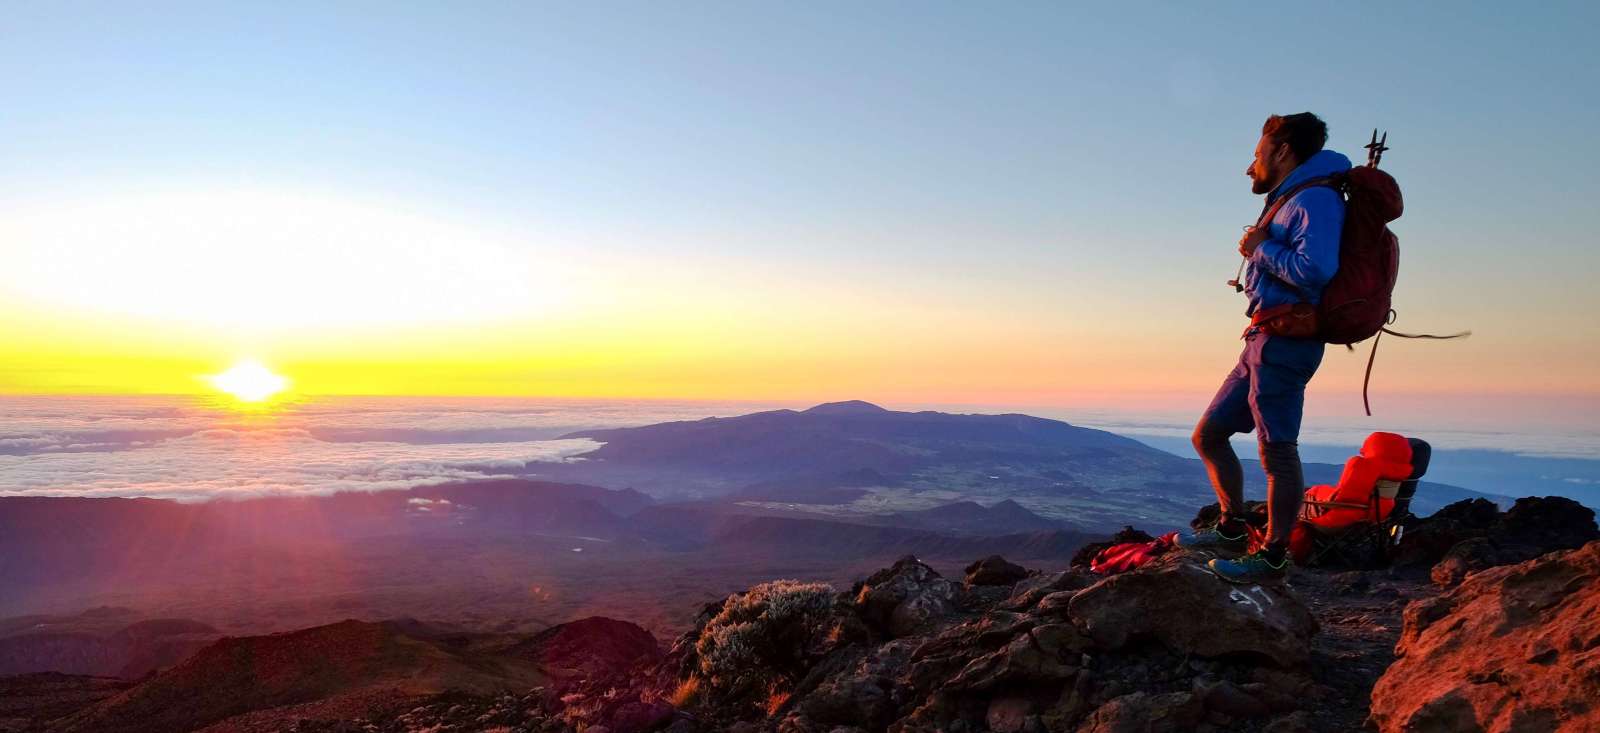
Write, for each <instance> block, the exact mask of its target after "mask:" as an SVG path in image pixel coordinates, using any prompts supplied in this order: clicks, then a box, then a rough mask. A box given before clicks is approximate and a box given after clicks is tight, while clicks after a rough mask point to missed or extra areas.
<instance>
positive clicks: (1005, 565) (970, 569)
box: [966, 555, 1028, 586]
mask: <svg viewBox="0 0 1600 733" xmlns="http://www.w3.org/2000/svg"><path fill="white" fill-rule="evenodd" d="M966 572H967V585H969V586H973V585H1014V584H1016V582H1017V581H1019V580H1022V579H1023V578H1026V577H1028V569H1027V568H1025V567H1022V566H1021V565H1018V564H1016V563H1013V562H1009V561H1007V560H1006V559H1005V558H1003V557H1001V556H999V555H990V556H988V557H986V558H983V559H982V560H979V561H977V562H974V563H972V564H971V565H968V566H967V570H966Z"/></svg>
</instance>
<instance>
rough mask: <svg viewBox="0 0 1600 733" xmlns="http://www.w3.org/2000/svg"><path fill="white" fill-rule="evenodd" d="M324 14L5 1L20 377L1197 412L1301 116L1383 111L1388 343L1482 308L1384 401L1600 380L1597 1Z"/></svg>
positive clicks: (1577, 390)
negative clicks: (1398, 199)
mask: <svg viewBox="0 0 1600 733" xmlns="http://www.w3.org/2000/svg"><path fill="white" fill-rule="evenodd" d="M325 5H328V4H324V3H318V4H304V5H299V4H292V3H274V4H272V7H261V8H257V9H254V10H248V9H246V10H239V9H228V10H227V11H223V10H220V9H219V8H218V7H217V4H214V3H213V4H195V5H161V6H156V5H143V4H141V5H139V6H137V7H136V6H131V5H127V4H105V5H98V6H97V5H68V4H41V5H36V6H33V7H8V8H7V9H6V11H5V12H4V13H3V14H0V88H4V89H5V90H6V95H5V98H6V103H5V105H4V109H3V110H0V160H3V161H5V164H4V165H3V166H0V257H3V260H4V262H5V263H6V264H5V266H4V267H3V268H0V392H12V393H55V392H68V393H71V392H78V393H127V392H139V393H159V392H191V391H197V390H205V389H207V388H208V387H207V386H206V383H205V382H204V380H202V379H200V378H199V377H198V375H203V374H210V373H215V372H218V371H221V370H223V369H225V368H226V367H227V366H228V365H229V364H230V363H232V362H234V361H235V360H236V359H239V358H243V357H255V358H259V359H261V360H262V361H263V362H265V363H267V364H269V365H271V366H272V367H273V368H274V369H276V370H278V371H280V372H282V373H284V374H286V375H288V376H289V377H290V378H292V379H293V380H294V383H295V385H296V388H297V389H298V390H300V391H301V392H303V393H306V394H319V393H320V394H328V393H353V394H523V395H573V396H617V397H673V398H717V399H782V400H805V399H811V398H818V399H821V398H832V397H839V396H848V397H861V398H867V399H876V400H885V401H891V402H894V401H900V402H922V403H930V402H941V403H963V404H980V403H981V404H1037V405H1049V404H1067V403H1072V402H1075V401H1076V402H1084V401H1101V402H1119V401H1120V402H1126V403H1130V404H1132V403H1138V404H1142V405H1156V406H1163V407H1170V406H1194V407H1195V409H1198V407H1199V406H1200V405H1193V403H1194V401H1195V400H1196V399H1200V400H1201V401H1202V402H1201V404H1202V405H1203V400H1204V397H1205V396H1207V395H1209V393H1210V392H1211V391H1212V390H1213V389H1214V388H1215V386H1216V384H1217V383H1218V382H1219V381H1220V379H1221V377H1222V376H1223V374H1225V373H1226V372H1227V370H1228V369H1229V368H1230V367H1231V365H1232V362H1233V360H1234V358H1235V357H1236V356H1237V353H1238V350H1239V349H1240V342H1239V341H1238V339H1237V335H1238V332H1239V329H1240V328H1241V327H1242V325H1243V319H1242V315H1241V313H1242V309H1243V305H1244V304H1243V300H1242V298H1241V297H1240V296H1237V295H1235V294H1234V293H1233V292H1232V290H1231V288H1228V287H1227V286H1226V285H1224V284H1223V283H1224V281H1225V280H1227V279H1228V278H1229V277H1231V276H1232V275H1233V272H1234V268H1235V265H1236V264H1237V261H1238V260H1237V254H1236V252H1235V247H1236V240H1237V239H1238V237H1239V234H1240V227H1241V226H1242V225H1244V224H1248V223H1251V221H1252V220H1253V218H1254V215H1255V214H1256V213H1257V211H1258V210H1259V199H1257V198H1256V197H1253V196H1251V195H1250V193H1249V181H1248V180H1247V179H1246V178H1245V176H1244V174H1243V171H1244V168H1245V165H1246V164H1247V163H1248V162H1249V158H1250V155H1251V152H1252V148H1253V145H1254V143H1255V139H1256V137H1257V135H1258V133H1259V129H1260V124H1261V122H1262V120H1263V119H1264V117H1265V116H1266V115H1267V114H1269V113H1274V112H1277V113H1289V112H1298V111H1302V110H1307V109H1309V110H1312V111H1315V112H1317V113H1318V114H1320V115H1321V116H1323V118H1324V119H1325V120H1327V121H1328V123H1329V125H1330V127H1331V130H1332V138H1331V140H1330V147H1332V148H1334V149H1337V150H1341V151H1344V152H1346V153H1347V154H1350V155H1351V157H1352V158H1357V159H1358V162H1359V160H1360V158H1361V157H1363V156H1362V155H1361V154H1362V153H1363V151H1361V150H1360V145H1361V144H1362V143H1364V142H1365V141H1366V137H1367V135H1368V134H1369V133H1370V131H1371V129H1372V127H1373V126H1382V127H1384V128H1386V129H1388V130H1389V131H1390V136H1389V140H1390V143H1391V146H1392V147H1393V150H1392V151H1391V152H1390V153H1389V154H1388V156H1387V157H1386V158H1385V160H1384V167H1385V168H1386V169H1388V170H1390V171H1391V172H1392V173H1394V175H1395V176H1396V177H1397V178H1398V179H1399V180H1400V182H1401V184H1402V186H1403V187H1404V190H1405V193H1406V197H1407V211H1406V215H1405V217H1404V218H1403V219H1401V220H1400V221H1399V222H1397V223H1396V225H1395V227H1394V228H1395V229H1396V231H1397V232H1398V234H1399V235H1400V239H1401V245H1402V253H1403V256H1402V268H1401V278H1400V286H1399V289H1398V291H1397V293H1396V308H1397V310H1398V311H1399V313H1400V321H1399V323H1398V324H1397V326H1396V327H1397V328H1399V329H1401V330H1419V331H1455V330H1458V329H1463V328H1471V329H1473V331H1474V332H1475V333H1474V335H1473V337H1472V338H1471V339H1469V340H1466V341H1463V342H1450V343H1430V342H1421V343H1418V342H1410V343H1408V342H1401V341H1397V340H1396V341H1390V340H1385V341H1384V343H1383V346H1382V350H1381V353H1380V358H1379V360H1378V367H1377V372H1376V376H1375V379H1376V382H1377V385H1378V387H1377V388H1378V389H1379V390H1380V393H1381V394H1384V395H1387V396H1390V397H1392V398H1394V399H1401V398H1405V399H1410V400H1413V401H1414V402H1415V401H1417V400H1422V401H1424V402H1426V401H1429V400H1436V402H1435V404H1438V405H1440V406H1441V407H1440V409H1441V410H1449V411H1455V412H1459V413H1461V414H1478V415H1479V416H1481V415H1482V413H1483V412H1484V410H1486V409H1490V408H1489V407H1486V406H1488V405H1493V408H1492V409H1495V410H1502V411H1503V413H1502V414H1506V415H1508V416H1512V417H1517V416H1518V414H1519V413H1518V411H1519V410H1520V411H1522V413H1524V414H1523V415H1522V416H1524V417H1525V416H1527V415H1528V414H1532V413H1531V412H1530V411H1537V410H1543V409H1547V408H1548V406H1550V405H1566V406H1568V407H1569V408H1571V407H1572V406H1573V405H1579V406H1581V407H1580V408H1574V409H1579V410H1581V413H1580V419H1581V415H1588V416H1589V418H1590V420H1591V424H1592V415H1593V412H1591V411H1589V409H1590V408H1591V407H1593V406H1594V405H1596V404H1600V402H1597V397H1600V369H1597V368H1596V366H1595V365H1596V363H1597V361H1600V346H1597V345H1596V336H1597V331H1600V329H1597V328H1596V326H1595V316H1596V314H1597V313H1600V295H1597V292H1600V291H1597V288H1596V287H1595V281H1596V277H1597V275H1600V251H1597V248H1596V246H1595V245H1596V244H1597V242H1596V239H1597V237H1596V235H1595V234H1594V231H1595V228H1594V227H1595V222H1594V217H1593V214H1592V211H1593V209H1594V206H1595V205H1594V203H1593V202H1594V200H1595V199H1596V198H1597V194H1600V190H1597V189H1600V184H1597V183H1596V178H1595V170H1596V169H1597V167H1600V143H1596V141H1595V131H1596V130H1600V99H1597V96H1600V93H1597V90H1600V50H1597V49H1600V46H1597V44H1595V43H1594V42H1593V38H1592V33H1593V29H1594V27H1595V26H1596V23H1597V21H1600V11H1597V10H1596V9H1595V8H1596V6H1595V5H1593V4H1561V3H1542V4H1538V5H1536V6H1531V7H1515V8H1514V7H1511V6H1508V5H1503V4H1492V5H1491V4H1483V5H1480V6H1478V7H1468V6H1467V5H1465V4H1459V3H1447V4H1439V5H1436V6H1433V7H1427V6H1424V5H1423V4H1409V3H1408V4H1405V6H1404V7H1395V6H1394V4H1387V3H1386V4H1377V3H1374V4H1355V3H1339V4H1327V3H1323V4H1320V5H1316V6H1306V7H1279V8H1274V9H1272V10H1271V12H1270V13H1266V12H1263V11H1262V10H1261V9H1260V6H1259V5H1258V4H1248V5H1247V4H1243V3H1237V4H1234V3H1229V4H1221V3H1206V4H1171V5H1166V4H1140V6H1139V7H1138V8H1135V9H1121V8H1114V7H1112V5H1113V4H1100V6H1095V7H1067V6H1065V5H1066V4H1055V3H1051V4H1040V5H1028V4H1021V3H1018V4H1006V5H1004V6H1003V10H996V7H995V6H987V7H980V6H977V5H966V6H963V5H956V4H944V3H873V4H863V3H848V4H844V3H841V4H820V3H804V4H796V5H794V6H791V7H788V8H780V7H777V6H776V5H774V4H768V3H727V4H722V3H716V4H713V3H637V4H609V3H607V4H593V3H591V4H572V5H538V6H531V5H532V4H518V5H517V6H515V7H513V6H510V5H487V4H466V3H451V4H448V5H442V4H428V5H427V6H420V5H419V6H414V7H405V4H396V3H372V4H354V3H340V4H337V5H338V8H337V9H334V8H329V7H324V6H325ZM1365 356H1366V351H1365V347H1362V349H1361V351H1359V352H1358V353H1357V354H1346V353H1344V351H1343V350H1342V349H1340V350H1334V349H1330V351H1329V353H1328V358H1327V359H1326V360H1325V361H1324V366H1323V369H1322V371H1321V373H1319V375H1318V376H1317V378H1316V380H1315V381H1314V382H1313V385H1312V395H1313V400H1314V401H1315V402H1318V403H1319V404H1333V403H1335V402H1337V403H1338V404H1339V405H1341V406H1342V407H1341V408H1340V409H1345V410H1346V411H1349V410H1357V411H1358V410H1359V407H1360V405H1359V396H1358V392H1359V385H1360V379H1361V372H1362V367H1363V366H1364V362H1365ZM1524 394H1528V395H1535V396H1537V398H1538V399H1536V400H1526V401H1524V400H1521V399H1519V396H1520V395H1524ZM1197 396H1198V397H1197ZM1484 400H1491V401H1489V402H1486V401H1484ZM1530 405H1533V406H1530Z"/></svg>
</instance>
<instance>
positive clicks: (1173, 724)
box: [1078, 692, 1205, 733]
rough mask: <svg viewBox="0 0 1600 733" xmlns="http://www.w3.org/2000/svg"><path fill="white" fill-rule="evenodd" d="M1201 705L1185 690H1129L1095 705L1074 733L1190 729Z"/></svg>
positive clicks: (1157, 732)
mask: <svg viewBox="0 0 1600 733" xmlns="http://www.w3.org/2000/svg"><path fill="white" fill-rule="evenodd" d="M1204 714H1205V708H1204V706H1203V705H1202V704H1201V702H1200V698H1198V697H1195V696H1194V694H1193V693H1189V692H1169V693H1166V694H1162V695H1151V694H1148V693H1144V692H1132V693H1129V694H1126V695H1123V696H1121V697H1118V698H1115V699H1113V700H1110V701H1109V702H1107V703H1106V704H1104V705H1101V706H1100V707H1098V708H1095V711H1094V712H1093V713H1092V714H1090V715H1089V717H1088V719H1086V720H1084V721H1083V724H1081V725H1079V726H1078V733H1178V732H1179V731H1190V730H1194V727H1195V726H1196V725H1197V724H1199V722H1200V718H1201V716H1202V715H1204Z"/></svg>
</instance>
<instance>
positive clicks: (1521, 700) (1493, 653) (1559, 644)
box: [1372, 542, 1600, 733]
mask: <svg viewBox="0 0 1600 733" xmlns="http://www.w3.org/2000/svg"><path fill="white" fill-rule="evenodd" d="M1597 618H1600V542H1591V543H1589V544H1587V545H1585V546H1583V548H1581V549H1578V550H1572V551H1567V552H1559V553H1552V554H1549V555H1545V556H1543V557H1541V558H1538V559H1536V560H1530V561H1528V562H1524V563H1521V564H1518V565H1513V566H1507V567H1500V568H1494V569H1490V570H1485V571H1483V572H1479V573H1477V574H1474V575H1472V576H1471V577H1469V578H1467V579H1466V580H1465V581H1464V582H1462V584H1461V585H1460V586H1459V587H1457V588H1456V589H1454V590H1452V591H1450V592H1448V593H1445V594H1444V595H1441V596H1438V597H1435V598H1431V599H1428V600H1423V601H1418V602H1415V603H1413V604H1411V605H1410V606H1409V607H1408V608H1407V609H1406V614H1405V631H1404V632H1403V634H1402V636H1401V638H1400V643H1399V644H1398V646H1396V648H1395V654H1396V656H1397V657H1398V659H1397V660H1396V661H1395V663H1394V664H1393V665H1392V666H1391V667H1390V668H1389V670H1388V671H1387V672H1385V673H1384V675H1383V677H1382V679H1380V680H1379V681H1378V684H1377V687H1376V688H1375V689H1374V690H1373V694H1372V718H1373V720H1374V721H1375V722H1376V723H1377V724H1378V728H1379V729H1380V730H1381V731H1385V733H1388V732H1391V731H1392V732H1399V731H1447V730H1448V731H1454V730H1496V731H1500V730H1506V731H1521V730H1528V731H1534V730H1538V731H1558V732H1568V731H1570V732H1571V733H1577V732H1578V731H1594V730H1600V705H1596V704H1595V701H1596V700H1600V657H1597V656H1596V649H1597V648H1600V626H1597V624H1596V622H1595V619H1597Z"/></svg>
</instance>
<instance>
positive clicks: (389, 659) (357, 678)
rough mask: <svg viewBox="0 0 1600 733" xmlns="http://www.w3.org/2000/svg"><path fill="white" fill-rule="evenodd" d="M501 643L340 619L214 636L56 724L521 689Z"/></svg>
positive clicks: (529, 681) (87, 726) (158, 722)
mask: <svg viewBox="0 0 1600 733" xmlns="http://www.w3.org/2000/svg"><path fill="white" fill-rule="evenodd" d="M486 643H487V644H490V645H498V646H499V647H501V648H503V646H504V641H502V640H489V641H487V642H486V641H485V640H484V639H482V638H477V637H471V636H465V635H445V634H440V633H438V632H435V631H432V630H430V629H428V628H426V627H423V626H420V625H417V624H414V623H405V622H383V623H365V622H361V621H343V622H340V623H337V624H331V625H328V626H320V627H316V628H310V629H305V630H302V631H295V632H289V633H285V634H272V635H268V636H257V637H240V638H227V639H222V640H220V641H218V642H216V643H214V644H212V645H210V646H208V647H206V648H205V649H202V650H201V651H199V652H197V653H196V654H194V655H193V656H191V657H189V658H188V659H187V660H185V661H184V662H182V663H181V664H179V665H178V666H176V667H173V668H172V669H170V670H167V671H166V672H164V673H162V674H160V675H158V676H156V677H155V678H153V679H151V680H149V681H147V682H145V683H143V684H141V685H139V686H137V687H134V688H133V689H130V690H128V691H127V692H124V693H122V694H120V695H118V696H116V697H113V698H111V699H109V700H106V701H104V702H102V703H100V704H98V705H96V706H94V707H93V708H90V709H89V710H86V711H83V712H82V713H80V714H78V715H76V716H73V717H72V718H70V719H69V720H67V721H66V722H65V724H64V725H63V727H62V730H66V731H96V730H111V729H116V730H121V731H126V732H127V733H142V732H144V731H149V732H150V733H157V732H160V731H181V730H194V729H196V728H200V727H203V726H206V725H209V724H211V723H214V722H216V721H219V720H223V719H226V718H229V717H231V716H234V715H239V714H243V713H248V712H250V711H255V710H263V709H268V708H273V707H278V706H282V705H293V704H297V703H306V702H311V701H326V700H330V699H342V700H346V701H348V702H349V704H350V708H349V712H350V714H351V715H352V717H354V716H356V715H359V714H362V712H363V711H365V710H367V709H368V708H369V707H371V706H373V705H374V704H375V703H373V702H371V701H369V700H367V699H365V698H364V697H363V695H364V694H370V695H372V696H373V698H374V699H375V700H380V701H382V703H381V706H382V707H389V706H392V704H393V703H394V702H395V701H404V700H406V699H408V698H416V697H420V696H425V695H431V694H437V693H440V692H444V691H446V690H457V691H465V692H470V693H474V694H483V695H490V694H495V693H499V692H513V691H515V692H521V691H524V690H526V689H527V688H528V687H531V686H533V685H536V684H538V683H539V682H540V681H541V680H542V679H543V676H542V675H541V674H540V673H539V672H538V670H537V668H536V665H535V664H534V663H533V662H532V661H526V660H520V659H518V658H516V657H514V656H506V655H496V654H493V653H492V652H493V650H494V649H493V648H489V649H485V648H483V647H484V646H485V644H486Z"/></svg>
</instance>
